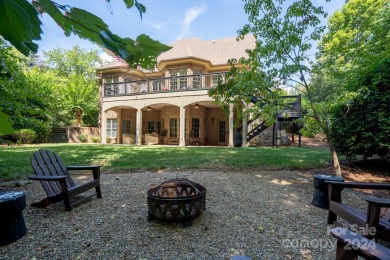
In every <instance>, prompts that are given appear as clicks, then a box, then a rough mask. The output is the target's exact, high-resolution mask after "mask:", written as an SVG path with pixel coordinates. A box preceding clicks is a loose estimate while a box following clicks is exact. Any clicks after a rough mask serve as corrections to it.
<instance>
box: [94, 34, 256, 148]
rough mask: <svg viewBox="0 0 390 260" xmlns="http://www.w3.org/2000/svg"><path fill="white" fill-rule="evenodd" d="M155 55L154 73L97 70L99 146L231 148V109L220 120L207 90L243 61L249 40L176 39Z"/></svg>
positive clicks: (123, 67)
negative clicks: (232, 65)
mask: <svg viewBox="0 0 390 260" xmlns="http://www.w3.org/2000/svg"><path fill="white" fill-rule="evenodd" d="M171 46H172V49H170V50H169V51H167V52H164V53H162V54H161V55H159V57H158V59H157V66H156V68H155V70H153V71H149V70H144V69H142V68H129V67H128V66H127V64H126V63H124V62H121V61H120V60H116V61H113V62H111V63H108V64H105V65H104V66H103V67H102V68H100V69H98V71H97V72H98V75H99V77H100V79H101V86H100V87H101V115H100V119H101V136H102V142H103V143H107V142H110V143H119V144H138V145H142V144H175V145H179V146H185V145H219V146H233V134H234V133H233V132H234V129H233V119H234V115H233V108H231V111H230V112H231V113H230V115H229V116H226V114H224V113H223V112H222V110H221V108H220V107H219V106H217V105H215V104H214V103H213V100H212V99H211V98H210V97H209V95H208V90H209V89H210V88H212V87H214V86H216V85H217V83H218V79H222V80H223V79H224V74H225V73H226V72H227V71H229V70H230V65H229V64H228V60H229V59H233V58H235V59H237V60H238V59H240V58H241V57H247V53H246V50H247V49H253V48H254V47H255V38H254V37H253V36H246V37H245V39H244V40H240V41H237V40H236V37H231V38H225V39H216V40H210V41H203V40H201V39H198V38H189V39H181V40H178V41H176V42H174V43H173V44H172V45H171Z"/></svg>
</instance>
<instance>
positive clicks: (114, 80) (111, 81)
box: [104, 76, 119, 95]
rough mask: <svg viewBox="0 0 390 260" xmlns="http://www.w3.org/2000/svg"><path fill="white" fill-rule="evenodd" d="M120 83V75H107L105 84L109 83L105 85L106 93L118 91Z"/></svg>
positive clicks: (113, 93) (111, 93)
mask: <svg viewBox="0 0 390 260" xmlns="http://www.w3.org/2000/svg"><path fill="white" fill-rule="evenodd" d="M115 83H119V77H118V76H115V77H106V78H104V84H107V86H106V87H105V93H104V94H105V95H115V94H117V93H118V84H115Z"/></svg>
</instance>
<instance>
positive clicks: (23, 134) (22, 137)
mask: <svg viewBox="0 0 390 260" xmlns="http://www.w3.org/2000/svg"><path fill="white" fill-rule="evenodd" d="M14 137H15V139H16V140H17V143H21V144H31V143H32V142H34V140H35V138H36V137H37V134H36V132H35V131H34V130H32V129H21V130H18V131H15V133H14Z"/></svg>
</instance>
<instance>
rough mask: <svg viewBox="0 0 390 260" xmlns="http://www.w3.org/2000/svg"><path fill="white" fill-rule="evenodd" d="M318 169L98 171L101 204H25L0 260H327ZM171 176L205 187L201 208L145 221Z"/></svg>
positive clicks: (329, 242)
mask: <svg viewBox="0 0 390 260" xmlns="http://www.w3.org/2000/svg"><path fill="white" fill-rule="evenodd" d="M317 172H318V171H255V170H248V171H245V172H240V171H232V170H221V171H213V172H208V171H198V170H195V171H184V172H183V171H180V172H175V171H167V172H164V171H163V172H135V173H109V174H104V173H103V174H102V176H101V185H102V191H103V199H97V198H93V199H91V200H90V201H88V202H86V203H83V204H81V205H80V206H78V207H76V208H74V209H73V210H72V211H71V212H65V211H64V206H63V203H58V204H56V205H54V206H50V207H48V208H45V209H40V208H33V207H30V206H27V208H26V209H25V210H24V211H23V212H24V218H25V222H26V226H27V229H28V231H27V235H25V236H24V237H23V238H21V239H19V240H17V241H16V242H14V243H12V244H10V245H7V246H3V247H0V259H229V258H230V257H232V256H234V255H246V256H249V257H251V258H252V259H334V257H335V239H334V238H333V237H332V236H330V235H328V234H327V224H326V219H327V211H326V210H323V209H319V208H316V207H314V206H312V205H311V204H310V202H311V199H312V194H313V185H312V178H313V174H315V173H317ZM83 177H84V176H83V175H75V176H74V177H73V178H74V179H75V180H78V181H80V180H81V179H83ZM176 177H183V178H188V179H190V180H192V181H194V182H198V183H200V184H202V185H203V186H205V187H206V188H207V196H206V201H207V202H206V203H207V204H206V208H207V210H206V211H205V212H204V214H203V215H202V216H200V217H199V218H197V219H195V220H194V221H193V225H192V226H191V227H187V228H183V226H182V225H181V224H179V223H177V224H175V223H173V224H172V223H164V222H160V221H157V220H153V221H151V222H148V221H147V203H146V191H147V190H148V189H149V188H150V187H152V186H155V185H157V184H160V183H161V182H163V181H165V180H167V179H170V178H176ZM11 188H12V190H22V191H25V192H26V195H27V204H30V203H31V202H33V201H34V202H35V201H38V200H40V199H42V198H44V197H45V195H46V194H45V193H44V191H43V189H42V187H41V186H40V183H39V182H33V183H31V184H28V185H26V186H22V187H18V188H16V187H11ZM1 190H10V186H7V185H2V186H0V191H1ZM345 195H346V196H344V197H343V199H344V200H345V201H348V203H351V204H352V205H356V204H361V205H363V204H364V203H363V202H362V200H361V198H360V197H361V194H360V193H357V192H353V191H352V192H346V194H345ZM361 205H360V206H361Z"/></svg>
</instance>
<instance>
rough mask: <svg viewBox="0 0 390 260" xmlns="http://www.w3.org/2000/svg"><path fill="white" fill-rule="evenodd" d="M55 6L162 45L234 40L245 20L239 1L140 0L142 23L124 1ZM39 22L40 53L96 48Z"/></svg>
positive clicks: (47, 21)
mask: <svg viewBox="0 0 390 260" xmlns="http://www.w3.org/2000/svg"><path fill="white" fill-rule="evenodd" d="M55 2H57V3H59V4H64V5H66V4H67V5H70V6H74V7H78V8H82V9H85V10H87V11H89V12H91V13H93V14H95V15H97V16H99V17H100V18H102V19H103V21H104V22H105V23H106V24H108V26H109V28H110V30H111V31H112V32H113V33H115V34H117V35H119V36H121V37H130V38H133V39H134V38H136V37H137V36H138V35H139V34H147V35H149V36H150V37H151V38H153V39H155V40H158V41H160V42H162V43H164V44H171V43H172V42H174V41H176V40H178V39H180V38H188V37H198V38H200V39H203V40H212V39H218V38H225V37H232V36H236V35H237V30H239V29H241V28H242V27H243V25H244V24H245V23H247V17H248V16H247V14H245V12H244V3H243V2H242V1H241V0H164V1H161V0H157V1H156V0H154V1H153V0H139V2H140V3H142V4H144V5H145V6H146V13H145V14H143V17H142V20H141V19H140V16H139V13H138V10H137V9H136V8H132V9H126V7H125V4H124V3H123V0H111V2H110V4H108V3H107V2H106V0H57V1H55ZM287 2H289V1H287ZM317 2H318V3H320V4H323V5H324V7H325V10H326V11H327V12H328V13H329V14H332V13H333V12H334V11H335V10H337V9H340V8H341V6H342V4H343V3H344V1H340V0H333V1H332V2H331V3H326V2H325V0H317ZM111 12H112V14H111ZM42 22H43V25H42V30H43V35H41V36H42V40H41V41H38V42H37V43H38V45H39V53H40V52H41V51H43V50H45V51H48V50H51V49H53V48H56V47H60V48H64V49H70V48H72V46H73V45H76V44H78V45H79V46H81V47H82V48H84V49H87V50H89V49H92V48H97V46H94V45H93V44H92V43H90V42H89V41H87V40H82V39H80V38H78V37H77V36H70V37H66V36H65V35H64V34H63V32H62V29H60V28H59V27H58V26H57V25H56V24H55V22H54V21H53V20H52V19H51V18H50V17H49V16H48V15H47V14H43V15H42ZM324 22H325V21H324Z"/></svg>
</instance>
